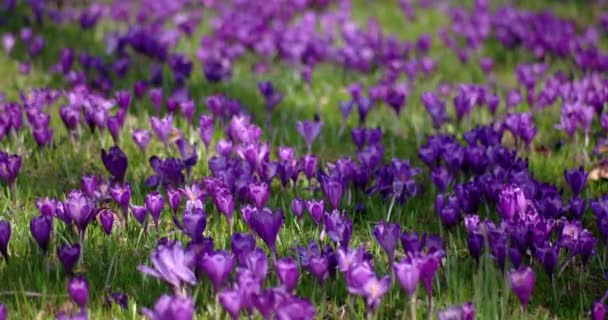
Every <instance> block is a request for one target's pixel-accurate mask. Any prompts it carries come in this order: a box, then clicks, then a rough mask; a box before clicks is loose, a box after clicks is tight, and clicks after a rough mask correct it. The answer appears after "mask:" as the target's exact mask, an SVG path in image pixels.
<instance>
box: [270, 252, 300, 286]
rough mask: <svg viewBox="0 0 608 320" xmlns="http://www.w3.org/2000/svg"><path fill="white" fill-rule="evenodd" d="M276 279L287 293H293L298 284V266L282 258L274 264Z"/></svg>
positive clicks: (290, 260)
mask: <svg viewBox="0 0 608 320" xmlns="http://www.w3.org/2000/svg"><path fill="white" fill-rule="evenodd" d="M275 269H276V272H277V278H279V281H280V282H281V285H282V286H283V288H285V290H286V291H287V292H291V291H293V289H294V288H295V287H296V284H297V283H298V266H297V265H296V263H295V262H294V261H293V260H292V259H289V258H282V259H279V260H277V262H276V263H275Z"/></svg>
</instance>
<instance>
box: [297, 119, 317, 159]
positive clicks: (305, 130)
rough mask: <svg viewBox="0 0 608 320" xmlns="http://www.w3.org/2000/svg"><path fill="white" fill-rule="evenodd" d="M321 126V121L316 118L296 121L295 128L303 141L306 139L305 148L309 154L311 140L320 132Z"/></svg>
mask: <svg viewBox="0 0 608 320" xmlns="http://www.w3.org/2000/svg"><path fill="white" fill-rule="evenodd" d="M322 127H323V123H322V122H321V120H319V119H318V118H315V120H314V121H310V120H304V121H298V122H297V123H296V130H297V131H298V133H299V134H300V136H302V138H304V141H306V150H307V153H308V154H310V152H311V150H312V143H313V141H315V139H316V138H317V136H319V134H320V133H321V128H322Z"/></svg>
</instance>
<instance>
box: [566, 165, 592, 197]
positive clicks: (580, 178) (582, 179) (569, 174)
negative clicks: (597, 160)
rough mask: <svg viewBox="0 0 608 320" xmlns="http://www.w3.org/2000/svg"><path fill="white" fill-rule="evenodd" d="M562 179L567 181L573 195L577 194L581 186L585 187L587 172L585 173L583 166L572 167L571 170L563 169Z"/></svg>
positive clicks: (581, 188)
mask: <svg viewBox="0 0 608 320" xmlns="http://www.w3.org/2000/svg"><path fill="white" fill-rule="evenodd" d="M564 179H566V182H567V183H568V186H569V187H570V190H572V193H573V194H574V195H578V194H580V193H581V191H582V190H583V188H585V183H586V182H587V173H585V169H583V167H582V166H581V167H579V168H578V169H577V168H573V169H571V170H569V171H568V170H566V169H564Z"/></svg>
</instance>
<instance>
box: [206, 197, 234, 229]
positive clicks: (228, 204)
mask: <svg viewBox="0 0 608 320" xmlns="http://www.w3.org/2000/svg"><path fill="white" fill-rule="evenodd" d="M211 196H212V198H213V203H214V204H215V207H216V208H217V209H218V210H219V211H220V212H221V213H222V214H223V215H224V217H226V220H227V221H228V224H230V225H232V215H233V213H234V198H233V196H232V192H230V190H228V189H226V188H218V189H217V190H215V191H214V192H213V193H212V195H211Z"/></svg>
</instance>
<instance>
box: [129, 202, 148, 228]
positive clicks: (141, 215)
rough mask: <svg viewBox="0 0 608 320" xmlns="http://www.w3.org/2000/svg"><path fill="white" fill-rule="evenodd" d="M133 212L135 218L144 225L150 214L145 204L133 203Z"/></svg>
mask: <svg viewBox="0 0 608 320" xmlns="http://www.w3.org/2000/svg"><path fill="white" fill-rule="evenodd" d="M131 213H132V214H133V217H135V220H137V222H139V224H141V225H143V224H144V222H145V221H146V216H147V215H148V209H146V207H145V206H138V205H134V204H132V205H131Z"/></svg>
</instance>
